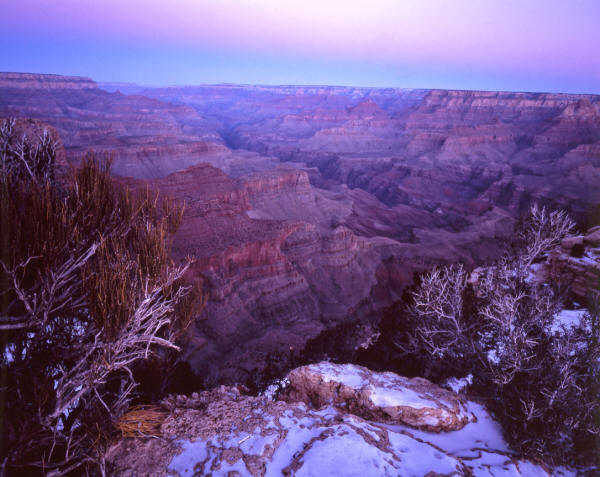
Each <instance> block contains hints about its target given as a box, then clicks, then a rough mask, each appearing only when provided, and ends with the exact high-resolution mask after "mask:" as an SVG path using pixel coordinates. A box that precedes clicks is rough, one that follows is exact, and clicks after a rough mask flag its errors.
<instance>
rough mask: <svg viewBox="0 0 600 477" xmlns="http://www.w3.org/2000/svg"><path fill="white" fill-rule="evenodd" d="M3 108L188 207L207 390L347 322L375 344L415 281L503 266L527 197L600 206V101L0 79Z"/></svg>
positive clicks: (195, 362)
mask: <svg viewBox="0 0 600 477" xmlns="http://www.w3.org/2000/svg"><path fill="white" fill-rule="evenodd" d="M0 117H18V118H32V119H34V120H36V121H41V122H43V123H44V124H47V125H49V126H51V127H52V129H53V131H56V134H58V135H60V138H61V140H62V144H63V146H64V159H65V160H66V161H69V162H70V163H73V164H77V163H78V162H79V161H80V160H81V158H82V157H83V156H84V155H85V154H87V153H88V152H89V151H95V153H96V154H97V156H98V157H101V158H103V157H105V155H110V156H112V160H113V163H112V171H113V173H114V174H115V176H119V177H120V178H121V179H120V180H122V181H123V182H125V183H127V184H129V185H130V186H132V187H141V186H145V185H146V184H148V185H149V186H150V187H151V188H153V189H155V190H157V191H160V193H161V194H166V195H170V196H172V197H174V198H175V199H177V200H180V201H184V202H185V215H184V220H183V224H182V226H181V228H180V230H179V231H178V233H177V235H176V236H175V238H174V242H173V249H174V253H175V256H176V258H177V259H183V258H184V257H186V256H190V257H193V259H194V263H193V265H192V267H191V269H190V271H189V279H190V280H198V281H200V282H202V284H203V287H204V290H205V291H206V293H207V294H208V301H207V305H206V308H205V310H204V311H203V312H202V313H201V314H199V316H198V317H197V319H196V320H195V323H194V326H193V327H192V329H191V331H190V340H189V344H188V346H187V349H186V351H185V357H186V359H187V360H188V362H189V363H190V364H191V366H192V368H193V369H194V371H195V372H197V373H199V374H200V375H201V376H203V377H205V379H206V380H207V382H223V383H231V382H235V381H243V382H248V381H251V380H252V379H253V376H254V374H255V373H256V370H257V369H261V368H262V367H264V365H265V363H266V362H267V361H268V360H269V356H270V355H277V356H283V355H285V354H286V353H288V354H289V353H291V352H293V351H294V350H301V349H302V348H303V347H304V345H305V344H306V343H307V341H309V340H310V339H312V338H315V337H317V336H318V335H319V333H321V332H323V331H325V330H330V329H332V328H333V327H335V326H337V325H339V324H340V323H346V322H358V323H362V324H364V326H365V330H366V331H365V336H364V338H365V339H368V338H369V333H370V332H372V331H373V326H374V325H375V324H376V322H377V319H378V317H379V316H380V313H381V311H382V310H383V309H384V308H385V307H388V306H390V305H391V304H393V303H394V302H395V301H397V300H399V299H400V298H401V296H402V293H403V291H404V290H405V288H406V287H407V286H409V285H410V284H411V283H412V282H413V279H414V274H415V273H418V272H422V271H424V270H427V269H429V268H431V267H433V266H435V265H437V264H443V263H452V262H463V263H465V264H466V265H467V266H469V267H474V266H478V265H485V264H486V263H488V262H489V261H491V260H493V259H495V258H497V256H498V255H499V254H500V253H501V249H502V247H503V245H504V243H505V242H506V241H507V240H509V239H510V235H511V232H512V230H513V226H514V224H515V221H516V220H517V219H518V217H519V216H520V215H522V214H523V213H524V212H525V211H526V210H527V209H528V208H529V206H530V205H531V204H532V203H533V202H538V203H540V204H542V205H545V206H547V207H550V208H563V209H566V210H568V211H569V213H570V214H571V215H572V216H573V217H574V218H576V219H577V221H578V222H579V224H580V227H581V228H585V227H586V226H587V225H588V222H589V219H588V212H589V211H590V210H591V209H592V208H593V207H595V206H597V205H598V204H600V187H599V185H600V96H592V95H567V94H553V93H513V92H482V91H442V90H405V89H373V88H371V89H370V88H351V87H333V86H331V87H330V86H324V87H314V86H307V87H302V86H255V85H205V86H190V87H173V88H145V87H141V86H136V85H126V84H102V83H95V82H94V81H92V80H91V79H87V78H77V77H61V76H54V75H32V74H17V73H0ZM36 124H37V123H36ZM53 134H54V133H53ZM61 151H62V149H61ZM61 154H63V153H62V152H61Z"/></svg>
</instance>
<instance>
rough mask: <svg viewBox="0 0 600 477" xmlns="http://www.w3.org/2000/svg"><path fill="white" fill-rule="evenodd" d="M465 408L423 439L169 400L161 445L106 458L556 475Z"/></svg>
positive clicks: (234, 403)
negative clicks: (449, 425) (461, 422)
mask: <svg viewBox="0 0 600 477" xmlns="http://www.w3.org/2000/svg"><path fill="white" fill-rule="evenodd" d="M321 365H322V367H325V366H324V365H323V364H322V363H321ZM325 368H326V367H325ZM326 369H327V368H326ZM330 369H331V368H330ZM351 369H352V368H345V370H346V371H347V372H348V373H349V376H347V377H349V378H350V377H351V378H352V379H356V380H355V381H352V382H354V383H355V385H357V384H359V382H358V376H359V375H360V376H362V379H365V378H364V376H363V373H364V372H365V371H362V370H361V371H360V373H358V372H357V373H354V372H352V373H351V372H350V370H351ZM363 369H364V368H363ZM354 371H355V370H354ZM373 374H376V373H373ZM387 378H389V379H391V377H387ZM380 379H383V378H380ZM410 397H411V401H412V400H414V401H418V404H420V403H421V400H423V402H425V403H427V402H428V398H419V399H418V400H417V399H414V396H412V395H411V396H410ZM394 399H395V398H394ZM394 402H396V401H394ZM465 405H466V407H467V411H468V412H469V414H470V415H472V416H474V417H475V419H473V420H471V421H469V423H468V424H466V425H465V426H464V427H463V428H462V429H460V430H455V431H447V432H430V431H425V430H422V429H415V428H412V427H408V426H406V425H402V424H389V423H382V422H379V421H376V420H366V419H363V418H362V417H360V416H357V415H354V414H349V413H347V412H344V411H343V410H341V409H339V408H338V407H334V406H333V405H327V406H324V407H322V408H321V409H314V408H312V407H311V406H309V405H307V404H305V403H303V402H296V403H287V402H283V401H274V400H272V399H268V398H267V397H265V396H258V397H256V396H246V395H243V394H240V392H239V391H238V390H237V389H236V388H228V387H221V388H218V389H215V390H212V391H207V392H202V393H197V394H196V393H194V395H192V396H191V397H189V398H186V397H183V396H178V397H173V398H171V399H167V400H166V401H165V402H164V403H163V406H164V407H165V409H168V410H169V411H170V414H169V416H168V417H167V418H166V420H165V422H164V423H163V425H162V428H161V436H160V437H159V438H143V439H142V438H123V439H121V440H120V441H118V442H117V443H116V444H115V445H114V446H113V447H112V448H111V449H109V451H108V452H107V454H106V459H107V463H108V465H109V469H110V475H113V476H115V477H133V476H142V475H143V476H148V477H152V476H153V477H166V476H171V477H188V476H215V477H216V476H243V477H246V476H248V477H272V476H281V475H285V476H295V477H300V476H306V477H308V476H315V477H316V476H325V475H327V476H360V477H364V476H406V477H411V476H418V477H425V476H429V477H431V476H435V475H447V476H450V475H452V476H476V477H492V476H495V477H498V476H507V477H508V476H517V477H518V476H540V477H549V476H550V475H559V474H556V473H554V474H553V473H552V472H551V470H549V469H546V468H545V467H544V466H542V465H537V464H533V463H531V462H527V461H523V460H519V459H517V458H515V456H514V455H513V454H512V453H511V452H510V450H509V448H508V447H507V445H506V443H505V442H504V440H503V439H502V434H501V432H500V428H499V426H498V424H497V423H495V422H494V421H493V420H492V419H491V418H490V416H489V415H488V413H487V412H486V411H485V408H484V407H483V406H481V405H479V404H476V403H473V402H470V401H467V402H466V403H465ZM560 475H562V474H560Z"/></svg>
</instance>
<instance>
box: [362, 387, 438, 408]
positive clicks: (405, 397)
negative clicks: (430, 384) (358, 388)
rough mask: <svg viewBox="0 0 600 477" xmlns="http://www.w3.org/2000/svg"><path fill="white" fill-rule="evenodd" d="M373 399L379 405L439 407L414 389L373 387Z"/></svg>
mask: <svg viewBox="0 0 600 477" xmlns="http://www.w3.org/2000/svg"><path fill="white" fill-rule="evenodd" d="M370 397H371V401H372V402H373V404H375V405H376V406H379V407H395V406H407V407H413V408H415V409H423V408H426V407H438V406H436V405H435V403H432V402H431V401H430V400H429V399H424V398H422V397H421V396H420V395H419V394H417V393H416V392H415V391H413V390H412V389H408V388H395V389H394V388H386V387H376V388H374V387H371V396H370Z"/></svg>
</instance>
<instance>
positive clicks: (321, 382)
mask: <svg viewBox="0 0 600 477" xmlns="http://www.w3.org/2000/svg"><path fill="white" fill-rule="evenodd" d="M285 382H286V387H285V389H284V391H283V393H282V394H281V395H280V396H279V397H280V399H283V400H285V401H288V402H305V403H309V404H310V405H311V406H313V407H314V408H316V409H321V408H323V407H326V406H333V407H336V408H339V409H340V410H342V411H345V412H349V413H351V414H354V415H356V416H360V417H362V418H363V419H370V420H375V421H379V422H387V423H389V424H405V425H408V426H411V427H416V428H418V429H424V430H427V431H433V432H440V431H456V430H459V429H462V428H463V427H464V426H465V425H466V424H468V423H469V422H472V421H473V420H474V416H473V415H470V414H469V413H468V411H467V404H466V401H465V400H464V399H462V398H461V397H460V396H458V395H457V394H455V393H453V392H450V391H447V390H445V389H442V388H440V387H439V386H436V385H435V384H433V383H431V382H430V381H428V380H426V379H423V378H412V379H410V378H404V377H402V376H398V375H396V374H394V373H374V372H372V371H369V370H368V369H366V368H364V367H362V366H357V365H350V364H346V365H340V364H333V363H328V362H322V363H318V364H313V365H309V366H303V367H301V368H297V369H294V370H293V371H291V372H290V373H289V374H288V375H287V377H286V378H285Z"/></svg>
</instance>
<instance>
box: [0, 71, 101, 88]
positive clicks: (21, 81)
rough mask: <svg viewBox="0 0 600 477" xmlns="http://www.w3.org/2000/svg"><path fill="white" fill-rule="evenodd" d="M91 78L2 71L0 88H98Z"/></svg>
mask: <svg viewBox="0 0 600 477" xmlns="http://www.w3.org/2000/svg"><path fill="white" fill-rule="evenodd" d="M97 87H98V86H97V85H96V83H95V82H94V81H92V79H91V78H85V77H83V76H62V75H44V74H33V73H1V72H0V88H9V89H43V90H47V89H70V90H73V89H96V88H97Z"/></svg>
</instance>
